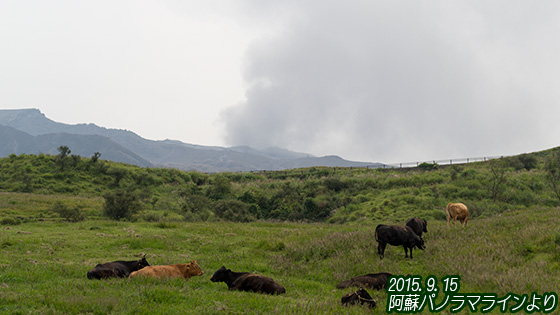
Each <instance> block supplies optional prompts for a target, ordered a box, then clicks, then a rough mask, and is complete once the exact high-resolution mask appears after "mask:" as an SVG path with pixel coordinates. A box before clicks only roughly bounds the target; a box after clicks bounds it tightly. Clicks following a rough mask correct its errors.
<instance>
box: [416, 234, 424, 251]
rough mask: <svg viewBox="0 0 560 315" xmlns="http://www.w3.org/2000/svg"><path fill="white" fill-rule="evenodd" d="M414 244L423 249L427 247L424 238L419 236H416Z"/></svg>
mask: <svg viewBox="0 0 560 315" xmlns="http://www.w3.org/2000/svg"><path fill="white" fill-rule="evenodd" d="M414 245H416V247H418V248H419V249H421V250H424V249H426V246H425V245H424V239H423V238H421V237H419V236H416V238H415V239H414Z"/></svg>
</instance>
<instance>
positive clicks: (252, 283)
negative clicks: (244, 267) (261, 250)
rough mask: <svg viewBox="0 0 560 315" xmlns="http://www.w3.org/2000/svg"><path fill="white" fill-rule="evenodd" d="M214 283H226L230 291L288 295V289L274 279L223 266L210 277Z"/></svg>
mask: <svg viewBox="0 0 560 315" xmlns="http://www.w3.org/2000/svg"><path fill="white" fill-rule="evenodd" d="M210 281H212V282H225V283H226V284H227V286H228V288H229V290H238V291H252V292H257V293H266V294H282V293H286V289H284V287H283V286H281V285H280V284H279V283H278V282H276V281H274V280H273V279H272V278H269V277H265V276H262V275H257V274H254V273H249V272H234V271H231V270H230V269H226V267H225V266H222V267H221V268H220V269H218V270H216V272H214V274H213V275H212V276H211V277H210Z"/></svg>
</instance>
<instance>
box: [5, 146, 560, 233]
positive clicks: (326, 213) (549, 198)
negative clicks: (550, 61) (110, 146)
mask: <svg viewBox="0 0 560 315" xmlns="http://www.w3.org/2000/svg"><path fill="white" fill-rule="evenodd" d="M559 151H560V150H559V148H556V149H553V150H547V151H542V152H536V153H533V154H524V155H521V156H516V157H508V158H502V159H496V160H491V161H487V162H477V163H470V164H464V165H452V166H445V167H443V166H438V165H420V167H417V168H411V169H364V168H318V167H310V168H301V169H295V170H287V171H270V172H246V173H219V174H204V173H199V172H194V171H191V172H184V171H180V170H176V169H166V168H141V167H137V166H132V165H128V164H123V163H115V162H111V161H106V160H94V159H93V157H92V158H81V157H77V156H67V157H65V158H64V159H62V158H61V157H60V155H44V154H40V155H19V156H18V155H15V154H12V155H10V157H8V158H3V159H0V170H1V172H0V191H4V192H14V193H16V192H17V193H30V194H41V195H52V194H60V198H61V199H64V198H65V196H66V195H72V196H83V197H87V198H101V197H103V196H104V195H105V194H106V193H114V192H115V191H119V190H120V191H126V192H127V193H129V194H131V195H132V196H133V197H134V198H135V199H136V200H138V202H140V207H139V210H140V211H138V212H137V213H135V214H134V217H133V219H135V220H148V221H161V220H163V221H215V220H226V221H241V222H248V221H254V220H289V221H302V220H303V221H327V222H331V223H347V222H372V221H375V220H380V219H384V220H392V221H397V222H398V221H402V220H404V219H406V218H409V217H411V216H421V217H423V218H427V219H436V220H443V219H445V212H444V208H445V206H446V205H447V203H448V202H459V201H460V202H463V203H465V204H467V205H468V207H469V209H470V211H471V216H472V217H474V218H477V217H487V216H493V215H496V214H500V213H503V212H505V211H508V210H519V209H529V208H534V207H545V208H554V207H557V206H559V205H560V199H559V196H558V195H557V191H555V190H554V189H553V186H552V185H551V182H550V174H551V173H550V172H551V171H550V169H548V168H547V165H549V166H550V165H552V166H553V167H554V169H560V163H558V161H560V160H559V158H558V156H559V155H558V152H559ZM550 161H556V163H557V164H554V163H552V164H551V163H550ZM554 174H560V171H558V172H557V173H554ZM99 200H102V199H99ZM50 206H52V204H51V205H50ZM48 207H49V206H47V205H45V207H44V208H43V209H42V210H44V211H46V210H48ZM8 208H9V207H4V208H3V209H8ZM102 208H103V207H102V203H101V202H99V203H97V204H96V205H95V206H90V207H89V208H88V209H85V210H86V211H87V212H88V213H90V214H91V215H93V216H101V215H102ZM2 211H3V210H2V208H0V218H1V217H2V216H11V215H10V213H11V212H9V211H8V212H6V213H4V212H2Z"/></svg>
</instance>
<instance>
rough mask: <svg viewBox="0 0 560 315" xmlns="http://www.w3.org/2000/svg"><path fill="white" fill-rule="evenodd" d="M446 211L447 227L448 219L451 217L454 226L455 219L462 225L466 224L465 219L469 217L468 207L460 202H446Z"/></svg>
mask: <svg viewBox="0 0 560 315" xmlns="http://www.w3.org/2000/svg"><path fill="white" fill-rule="evenodd" d="M445 212H446V213H447V227H449V219H451V218H453V226H455V221H456V220H459V222H461V224H462V225H463V227H465V226H467V221H469V220H470V219H471V218H469V209H468V208H467V206H465V205H464V204H462V203H460V202H459V203H448V204H447V207H446V208H445Z"/></svg>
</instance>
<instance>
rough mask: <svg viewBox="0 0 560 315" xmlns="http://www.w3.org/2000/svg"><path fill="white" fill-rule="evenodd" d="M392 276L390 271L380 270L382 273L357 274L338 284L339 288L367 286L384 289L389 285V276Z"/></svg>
mask: <svg viewBox="0 0 560 315" xmlns="http://www.w3.org/2000/svg"><path fill="white" fill-rule="evenodd" d="M390 276H392V275H391V274H390V273H386V272H380V273H370V274H367V275H363V276H357V277H354V278H352V279H350V280H346V281H342V282H341V283H339V284H337V285H336V287H337V288H338V289H344V288H348V287H359V288H360V287H365V288H370V289H375V290H383V289H385V287H386V286H387V281H388V280H389V277H390Z"/></svg>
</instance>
